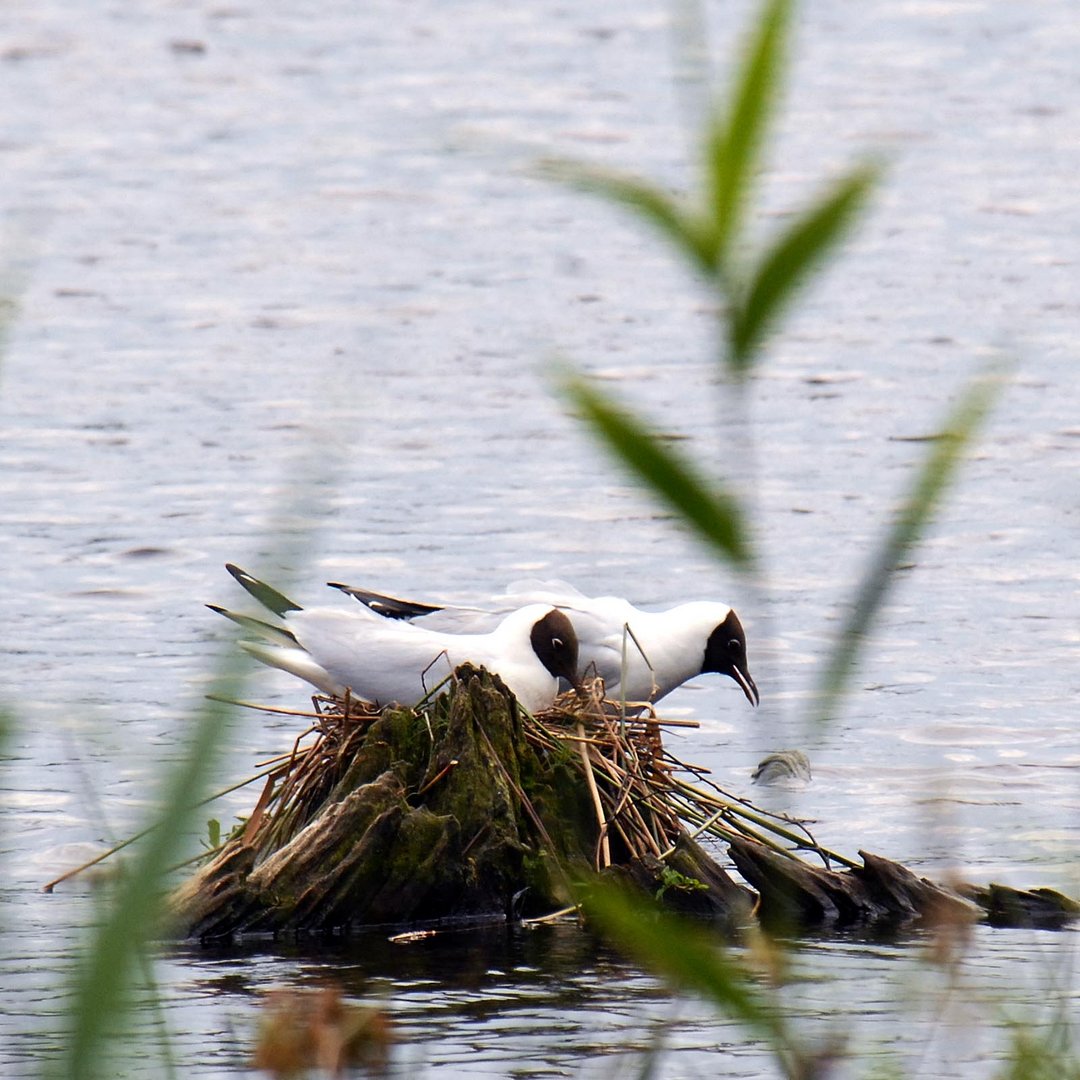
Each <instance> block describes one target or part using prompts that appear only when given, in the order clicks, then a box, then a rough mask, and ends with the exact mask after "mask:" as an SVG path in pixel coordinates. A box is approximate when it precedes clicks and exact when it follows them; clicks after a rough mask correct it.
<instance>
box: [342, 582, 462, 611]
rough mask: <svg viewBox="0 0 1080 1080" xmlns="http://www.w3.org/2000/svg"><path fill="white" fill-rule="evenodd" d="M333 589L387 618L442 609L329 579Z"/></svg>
mask: <svg viewBox="0 0 1080 1080" xmlns="http://www.w3.org/2000/svg"><path fill="white" fill-rule="evenodd" d="M326 584H327V585H329V586H330V588H331V589H340V590H341V591H342V592H343V593H345V594H346V596H351V597H352V598H353V599H354V600H359V601H360V603H361V604H363V605H364V607H366V608H370V609H371V610H372V611H374V612H375V614H376V615H382V616H383V617H384V618H387V619H419V618H422V617H423V616H424V615H431V614H432V613H433V612H436V611H442V608H441V607H439V606H438V605H436V604H419V603H417V602H416V601H414V600H399V599H398V598H397V597H396V596H386V595H385V594H383V593H377V592H371V591H370V590H368V589H358V588H356V586H355V585H343V584H342V583H341V582H340V581H328V582H327V583H326Z"/></svg>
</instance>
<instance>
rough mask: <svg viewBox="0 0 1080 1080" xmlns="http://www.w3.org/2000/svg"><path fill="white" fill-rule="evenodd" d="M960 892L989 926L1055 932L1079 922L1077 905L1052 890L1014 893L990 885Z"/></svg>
mask: <svg viewBox="0 0 1080 1080" xmlns="http://www.w3.org/2000/svg"><path fill="white" fill-rule="evenodd" d="M963 892H964V895H965V896H967V897H969V898H970V899H971V900H973V901H974V902H975V903H976V904H978V905H979V907H981V908H982V909H983V910H984V911H985V912H986V916H987V921H988V922H989V923H990V924H991V926H1014V927H1039V928H1043V929H1056V928H1057V927H1060V926H1065V925H1066V924H1067V923H1070V922H1075V921H1076V920H1077V919H1078V918H1080V903H1077V902H1076V901H1075V900H1073V899H1072V898H1071V897H1069V896H1066V895H1065V894H1064V893H1060V892H1057V891H1056V890H1055V889H1014V888H1011V887H1010V886H1008V885H995V884H993V883H991V884H989V885H986V886H981V885H965V886H964V887H963Z"/></svg>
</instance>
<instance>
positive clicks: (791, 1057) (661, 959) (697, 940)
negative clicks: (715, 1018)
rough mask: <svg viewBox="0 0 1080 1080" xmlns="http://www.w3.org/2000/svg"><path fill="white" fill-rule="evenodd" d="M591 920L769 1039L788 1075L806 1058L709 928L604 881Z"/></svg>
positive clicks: (664, 974) (588, 905) (641, 959)
mask: <svg viewBox="0 0 1080 1080" xmlns="http://www.w3.org/2000/svg"><path fill="white" fill-rule="evenodd" d="M583 908H584V910H585V914H586V916H587V918H588V919H589V922H590V923H591V924H593V925H595V926H597V927H598V928H599V929H600V931H601V932H602V933H603V934H604V936H605V937H607V938H609V939H610V940H611V941H612V942H613V943H614V944H615V945H616V946H617V947H618V948H619V949H620V950H621V951H623V952H625V953H626V954H627V955H629V956H630V957H631V958H633V959H634V960H635V961H637V962H638V963H640V964H641V965H642V966H643V967H645V968H646V969H647V970H648V971H651V972H653V973H654V974H656V975H658V976H660V977H661V978H663V979H664V980H666V981H667V982H668V983H670V984H672V985H673V986H675V987H677V988H680V989H686V990H691V991H693V992H695V993H697V994H699V995H700V996H701V997H703V998H705V999H706V1000H707V1001H710V1002H712V1003H713V1004H714V1005H716V1006H718V1007H719V1008H720V1009H722V1010H723V1011H724V1012H725V1013H726V1014H727V1015H728V1016H731V1017H732V1018H733V1019H735V1020H738V1021H740V1022H741V1023H742V1024H744V1025H745V1026H746V1027H747V1028H748V1029H750V1030H751V1031H753V1032H754V1033H755V1034H756V1035H758V1036H759V1037H761V1038H763V1039H764V1040H766V1041H767V1042H768V1043H769V1045H770V1046H771V1047H772V1048H773V1051H774V1052H775V1053H776V1054H777V1055H778V1057H779V1059H780V1061H781V1063H782V1064H783V1066H784V1069H783V1071H784V1073H785V1074H787V1075H799V1074H798V1073H797V1072H795V1071H794V1068H793V1065H794V1062H797V1061H799V1060H802V1055H801V1054H800V1053H799V1052H798V1051H797V1050H796V1049H795V1046H794V1043H793V1041H792V1037H791V1035H790V1034H789V1032H788V1030H787V1025H786V1024H785V1022H784V1018H783V1016H782V1014H781V1013H780V1011H779V1010H777V1009H774V1008H773V1007H772V1006H771V1004H770V1003H769V1001H768V999H767V997H766V995H765V993H764V992H763V991H762V990H761V989H759V988H758V987H757V986H755V985H754V983H753V982H751V980H750V978H749V977H748V975H747V973H746V971H745V970H744V969H743V967H742V966H741V965H740V964H738V963H737V962H736V961H735V960H734V959H733V958H732V957H731V956H730V955H729V953H728V952H727V951H726V950H725V949H724V948H723V947H722V946H721V945H720V944H719V943H718V935H717V934H716V932H715V931H714V932H712V933H710V932H708V931H706V930H704V929H703V928H701V927H699V926H695V925H692V924H690V923H688V922H685V921H684V920H682V919H678V918H676V917H675V916H673V915H668V914H664V913H662V912H658V911H655V910H654V909H653V908H652V907H651V906H647V905H646V904H645V903H644V902H643V901H642V900H640V899H637V898H635V897H632V896H629V895H628V894H627V893H626V892H625V891H624V890H622V889H618V888H614V887H612V886H610V885H607V884H606V883H603V882H595V883H593V884H592V885H591V886H590V887H589V892H588V896H587V898H586V899H585V900H584V902H583Z"/></svg>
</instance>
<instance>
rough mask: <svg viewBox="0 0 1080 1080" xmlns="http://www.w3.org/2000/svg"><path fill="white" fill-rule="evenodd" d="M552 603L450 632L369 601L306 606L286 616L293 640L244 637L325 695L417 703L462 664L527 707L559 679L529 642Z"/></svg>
mask: <svg viewBox="0 0 1080 1080" xmlns="http://www.w3.org/2000/svg"><path fill="white" fill-rule="evenodd" d="M550 611H551V605H550V604H530V605H528V606H525V607H522V608H519V609H517V610H514V611H512V612H511V613H510V614H507V615H505V616H503V617H502V618H501V619H500V620H498V621H497V625H496V626H495V627H494V629H492V630H490V631H489V632H487V633H482V632H473V633H453V632H450V631H448V630H441V629H431V628H428V627H425V626H419V625H415V624H413V623H411V622H406V621H400V620H392V619H384V618H383V617H382V616H380V615H376V614H375V613H374V612H371V611H369V610H368V609H367V608H364V607H361V608H359V609H349V610H343V609H338V608H305V609H303V610H297V611H289V612H288V613H286V614H285V615H283V616H282V621H283V622H284V625H285V629H286V630H287V631H288V632H289V633H291V634H292V635H293V637H295V639H296V641H295V643H293V642H290V641H287V640H282V639H274V640H271V641H266V642H263V641H244V642H241V645H242V646H243V648H244V649H246V650H247V651H248V652H249V653H251V654H252V655H253V656H255V657H256V658H257V659H259V660H261V661H262V662H263V663H265V664H269V665H270V666H271V667H276V668H280V669H281V670H283V671H287V672H289V673H290V674H292V675H295V676H297V677H298V678H300V679H304V680H305V681H306V682H309V683H311V684H312V685H313V686H315V687H318V689H320V690H322V691H324V692H325V693H328V694H333V695H336V696H342V695H343V694H344V692H345V690H346V688H348V689H349V690H350V691H351V692H352V694H353V695H354V696H355V697H358V698H362V699H363V700H365V701H370V702H373V703H376V704H379V705H387V704H389V703H390V702H398V703H399V704H401V705H415V704H416V703H417V702H419V701H420V700H421V699H423V698H424V697H426V696H427V694H428V693H430V691H431V690H433V689H434V688H435V687H436V686H438V685H439V683H441V682H442V681H443V680H444V679H445V678H446V677H447V676H448V675H450V674H451V673H452V672H453V671H454V669H455V668H456V667H457V666H458V665H459V664H463V663H472V664H475V665H477V666H481V667H485V668H487V669H488V671H491V672H494V673H496V674H497V675H498V676H499V678H501V679H502V681H503V682H504V683H505V684H506V686H507V687H508V689H509V690H510V691H511V692H512V693H513V694H514V696H515V697H516V698H517V699H518V701H519V702H520V703H521V704H522V705H523V706H524V707H525V708H526V709H528V710H529V711H530V712H535V711H537V710H540V709H544V708H547V707H548V706H549V705H550V704H551V703H552V701H553V700H554V698H555V695H556V693H557V692H558V688H559V680H558V679H557V678H556V677H555V676H554V675H552V674H551V673H550V672H549V671H548V670H547V668H545V667H544V665H543V664H542V663H541V662H540V660H539V658H538V657H537V655H536V652H535V651H534V649H533V647H532V643H531V641H530V636H529V635H530V632H531V630H532V628H533V626H534V624H535V623H536V622H537V621H538V620H539V619H541V618H543V617H544V616H545V615H546V614H547V613H548V612H550Z"/></svg>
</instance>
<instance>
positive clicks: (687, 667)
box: [386, 581, 731, 702]
mask: <svg viewBox="0 0 1080 1080" xmlns="http://www.w3.org/2000/svg"><path fill="white" fill-rule="evenodd" d="M522 604H545V605H548V606H549V607H556V608H559V609H560V610H562V611H565V612H566V614H567V615H568V616H569V618H570V621H571V622H572V623H573V626H574V630H575V632H576V633H577V638H578V666H579V670H580V671H581V674H582V676H584V677H588V676H590V675H592V674H594V673H595V674H596V675H599V676H600V677H601V678H602V679H603V680H604V687H605V690H606V694H607V696H608V697H609V698H610V699H611V700H613V701H618V700H620V699H621V700H625V701H628V702H655V701H659V700H660V699H661V698H662V697H664V696H665V695H666V694H669V693H671V691H672V690H674V689H676V688H677V687H679V686H681V685H682V684H683V683H684V682H686V681H687V680H688V679H692V678H693V677H694V676H695V675H699V674H701V672H702V662H703V659H704V656H705V647H706V643H707V641H708V638H709V635H710V633H711V632H712V631H713V630H714V629H715V628H716V627H717V625H718V624H720V623H722V622H723V621H724V620H725V619H726V618H727V617H728V615H729V614H730V613H731V608H730V607H728V605H726V604H721V603H715V602H712V601H708V600H699V601H693V602H691V603H687V604H678V605H677V606H675V607H672V608H669V609H668V610H667V611H642V610H641V609H640V608H636V607H634V605H633V604H631V603H630V602H629V601H628V600H623V599H621V598H620V597H617V596H596V597H590V596H586V595H585V594H584V593H582V592H580V591H579V590H578V589H576V588H574V586H572V585H568V584H566V583H565V582H562V581H550V582H548V581H521V582H515V583H514V584H512V585H510V586H509V587H508V588H507V590H506V592H505V593H502V594H499V595H497V596H494V597H492V598H491V601H490V604H489V605H485V606H484V607H451V606H448V607H444V608H442V609H440V610H438V611H433V612H431V613H430V614H424V615H419V616H417V617H416V618H415V621H413V622H411V623H409V625H414V626H415V625H421V624H422V625H423V626H426V627H429V628H431V629H440V630H447V631H457V632H465V631H471V632H475V631H478V630H482V629H484V628H487V627H490V626H491V625H492V624H493V623H494V622H497V621H498V620H499V619H500V618H501V617H503V614H504V613H505V612H506V611H508V610H512V609H513V608H515V607H518V606H520V605H522ZM386 621H387V622H406V620H404V619H389V618H388V619H386Z"/></svg>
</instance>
